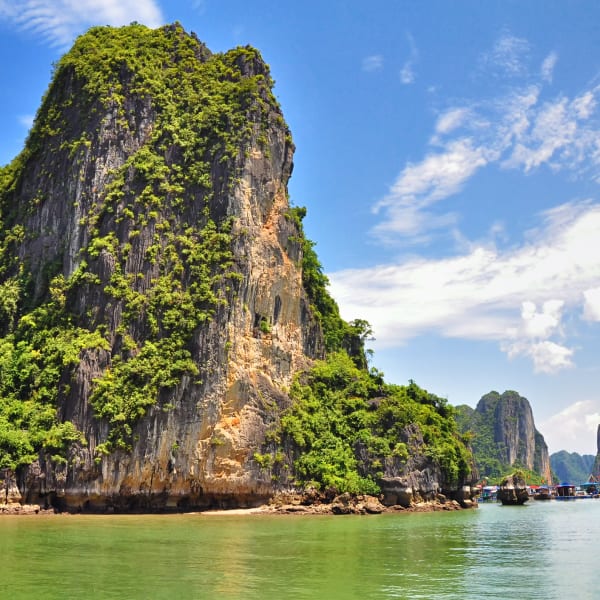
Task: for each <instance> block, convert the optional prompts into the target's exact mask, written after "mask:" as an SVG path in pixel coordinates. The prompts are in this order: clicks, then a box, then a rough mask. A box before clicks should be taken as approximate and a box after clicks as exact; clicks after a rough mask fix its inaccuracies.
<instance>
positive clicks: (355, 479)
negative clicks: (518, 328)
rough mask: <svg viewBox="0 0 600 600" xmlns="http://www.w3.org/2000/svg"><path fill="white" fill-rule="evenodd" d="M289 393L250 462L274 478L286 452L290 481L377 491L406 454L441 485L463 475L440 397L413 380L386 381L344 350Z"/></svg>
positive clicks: (461, 447) (465, 464)
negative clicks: (429, 466) (425, 462)
mask: <svg viewBox="0 0 600 600" xmlns="http://www.w3.org/2000/svg"><path fill="white" fill-rule="evenodd" d="M290 394H291V397H292V399H293V400H294V402H293V404H292V406H291V408H290V409H289V410H288V411H287V412H286V413H284V415H283V416H282V418H281V422H280V424H279V425H278V426H277V427H276V428H275V429H274V430H273V431H271V432H270V433H269V435H268V438H269V439H270V443H269V444H268V445H267V448H268V450H269V453H270V454H267V455H265V454H263V455H259V457H258V458H259V460H261V461H262V464H263V466H265V467H269V468H272V469H273V472H274V473H276V474H277V473H279V472H280V471H281V469H280V468H279V467H282V468H285V465H284V464H283V463H284V458H285V457H286V455H288V456H289V455H291V456H292V460H293V467H294V473H295V475H296V479H297V483H298V484H301V485H308V486H315V487H317V488H319V489H327V488H333V489H335V490H336V491H339V492H346V491H347V492H351V493H377V492H378V491H379V486H378V482H377V480H378V479H379V478H380V477H383V476H384V475H390V474H392V475H398V474H401V473H402V472H403V468H404V466H405V465H406V464H407V462H408V461H409V460H410V458H411V456H414V455H420V456H423V457H426V458H428V459H431V460H432V461H435V463H437V464H438V465H440V467H441V470H442V473H443V475H444V477H445V482H446V483H449V484H452V483H457V482H458V481H459V479H460V478H462V477H465V476H467V475H468V473H469V459H470V453H469V451H468V449H467V448H466V446H465V444H464V441H463V439H462V438H461V436H460V434H459V433H458V431H457V428H456V423H455V421H454V419H453V409H452V407H451V406H450V405H448V403H447V402H446V400H444V399H443V398H439V397H437V396H435V395H434V394H430V393H428V392H427V391H426V390H423V389H421V388H420V387H419V386H418V385H416V384H415V383H414V382H411V383H410V384H409V385H407V386H398V385H392V384H386V383H384V381H383V378H382V374H381V373H379V372H378V371H376V370H373V369H372V370H370V371H369V370H366V369H362V368H359V367H357V366H356V364H355V363H354V361H353V360H352V359H351V358H350V357H349V355H348V354H347V353H346V352H344V351H339V352H334V353H331V354H330V355H329V356H328V357H327V359H326V360H323V361H317V362H316V363H315V364H314V366H313V367H312V369H311V370H310V371H308V372H307V373H304V374H301V375H300V376H299V377H298V378H297V379H296V381H295V382H294V384H293V386H292V388H291V391H290ZM265 456H269V459H266V458H265ZM278 463H279V464H278Z"/></svg>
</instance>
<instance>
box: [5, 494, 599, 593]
mask: <svg viewBox="0 0 600 600" xmlns="http://www.w3.org/2000/svg"><path fill="white" fill-rule="evenodd" d="M599 547H600V500H577V501H575V502H564V503H561V502H557V501H552V502H530V503H529V504H528V505H525V506H522V507H502V506H499V505H496V504H484V505H481V506H480V508H479V509H478V510H473V511H460V512H453V513H427V514H393V515H379V516H365V517H357V516H343V517H342V516H338V517H333V516H332V517H323V516H321V517H315V516H311V517H308V516H295V517H285V516H284V517H281V516H262V515H249V516H243V517H240V516H207V515H200V514H198V515H168V516H131V515H126V516H52V517H43V516H32V517H2V518H0V597H2V598H6V599H11V600H15V599H20V598H35V599H38V598H42V599H45V600H48V599H53V598H56V599H58V598H60V599H61V600H62V599H70V598H73V599H75V598H77V599H84V598H85V599H92V598H123V599H134V598H144V599H153V598H157V599H158V598H165V599H166V598H169V599H186V598H208V599H213V598H214V599H224V600H227V599H233V598H235V599H237V598H240V599H248V600H250V599H261V600H265V599H270V598H273V599H275V598H276V599H284V598H294V599H302V598H323V599H328V600H329V599H337V598H340V599H353V598H361V599H370V598H411V599H412V598H426V599H440V598H441V599H446V598H452V599H454V598H456V599H461V600H462V599H466V598H467V599H468V598H483V597H485V598H506V597H511V598H521V599H526V600H530V599H535V598H544V599H553V598H556V599H558V598H561V599H562V598H569V599H571V598H573V599H577V600H581V599H585V598H590V599H591V598H600V567H599V564H600V561H599V556H598V548H599Z"/></svg>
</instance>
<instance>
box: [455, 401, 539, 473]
mask: <svg viewBox="0 0 600 600" xmlns="http://www.w3.org/2000/svg"><path fill="white" fill-rule="evenodd" d="M455 410H456V419H457V422H458V426H459V429H460V431H461V432H463V434H465V435H467V436H468V437H469V438H470V440H471V447H472V450H473V457H474V459H475V464H476V466H477V469H478V471H479V474H480V476H481V477H485V478H487V480H488V481H489V482H490V483H492V482H499V481H500V480H501V479H502V478H503V477H505V476H507V475H509V474H511V473H513V472H514V471H515V469H518V470H520V471H522V472H523V473H524V474H525V478H526V479H527V482H528V483H531V484H539V483H542V482H546V483H547V478H548V476H549V464H548V462H549V458H548V449H547V446H546V443H545V441H544V438H543V436H542V435H541V434H540V433H539V432H538V431H537V430H536V429H535V424H534V422H533V414H532V411H531V407H530V405H529V402H528V401H527V399H526V398H523V397H522V396H520V395H519V394H518V393H517V392H515V391H505V392H504V393H503V394H499V393H498V392H495V391H492V392H489V393H488V394H486V395H484V396H483V397H482V398H481V399H480V401H479V402H478V404H477V407H476V409H473V408H471V407H470V406H467V405H461V406H457V407H456V409H455Z"/></svg>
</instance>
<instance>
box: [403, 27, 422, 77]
mask: <svg viewBox="0 0 600 600" xmlns="http://www.w3.org/2000/svg"><path fill="white" fill-rule="evenodd" d="M406 37H407V39H408V45H409V47H410V54H409V57H408V59H407V60H406V62H405V63H404V65H403V66H402V69H401V70H400V81H401V82H402V83H403V84H404V85H409V84H411V83H413V82H414V81H415V71H414V65H415V63H416V62H417V59H418V57H419V52H418V51H417V46H416V44H415V40H414V39H413V36H412V35H411V34H410V33H408V34H406Z"/></svg>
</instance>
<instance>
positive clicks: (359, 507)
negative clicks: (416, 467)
mask: <svg viewBox="0 0 600 600" xmlns="http://www.w3.org/2000/svg"><path fill="white" fill-rule="evenodd" d="M467 508H477V503H476V502H472V501H465V502H463V503H462V504H461V503H459V502H457V501H456V500H447V499H446V498H443V497H441V498H437V499H436V500H434V501H426V502H416V503H413V504H411V505H409V506H403V505H401V504H395V505H392V506H386V505H384V504H382V503H381V501H380V499H379V498H378V497H376V496H367V495H352V494H341V495H338V496H335V497H334V498H332V499H329V500H328V499H327V498H322V497H315V496H314V494H306V493H305V494H281V495H278V496H276V497H275V498H273V500H272V501H271V502H269V503H268V504H263V505H260V506H257V507H253V508H229V509H220V508H215V509H207V510H203V511H198V514H202V515H250V514H262V515H265V514H268V515H379V514H382V513H400V512H402V513H420V512H434V511H454V510H462V509H467ZM52 514H70V513H68V512H67V513H61V512H59V511H56V510H55V509H53V508H44V507H41V506H40V505H38V504H20V503H15V502H13V503H7V504H0V516H2V515H52ZM107 514H114V511H107Z"/></svg>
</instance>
